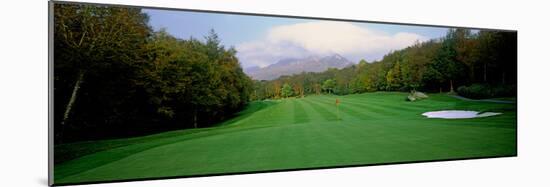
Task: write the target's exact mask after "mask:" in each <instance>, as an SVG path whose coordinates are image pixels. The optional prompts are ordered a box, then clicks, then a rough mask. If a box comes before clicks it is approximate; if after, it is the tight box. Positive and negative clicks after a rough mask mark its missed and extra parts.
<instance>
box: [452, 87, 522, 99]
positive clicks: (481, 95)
mask: <svg viewBox="0 0 550 187" xmlns="http://www.w3.org/2000/svg"><path fill="white" fill-rule="evenodd" d="M457 92H458V95H461V96H464V97H467V98H472V99H487V98H495V97H509V96H515V95H516V87H515V86H513V85H489V84H472V85H470V86H461V87H458V89H457Z"/></svg>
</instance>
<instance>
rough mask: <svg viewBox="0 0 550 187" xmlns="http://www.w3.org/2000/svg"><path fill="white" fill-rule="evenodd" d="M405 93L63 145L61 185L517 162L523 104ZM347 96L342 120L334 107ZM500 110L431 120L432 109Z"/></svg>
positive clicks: (319, 100)
mask: <svg viewBox="0 0 550 187" xmlns="http://www.w3.org/2000/svg"><path fill="white" fill-rule="evenodd" d="M406 95H407V94H406V93H391V92H390V93H388V92H377V93H367V94H357V95H348V96H338V97H337V96H326V95H321V96H308V97H305V98H301V99H294V98H290V99H283V100H280V101H262V102H253V103H251V105H250V106H249V107H248V108H247V109H246V110H244V111H243V112H241V113H240V114H239V115H238V116H236V117H235V118H234V119H231V120H228V121H226V122H224V123H222V124H220V125H218V126H216V127H212V128H206V129H189V130H181V131H172V132H166V133H161V134H156V135H151V136H145V137H138V138H129V139H119V140H105V141H94V142H81V143H73V144H66V145H59V146H56V147H55V151H56V154H57V155H56V156H60V155H71V156H65V160H67V161H65V160H61V161H59V163H58V164H56V165H55V169H54V176H55V183H56V184H63V183H79V182H99V181H107V180H125V179H137V178H151V177H171V176H191V175H203V174H222V173H235V172H250V171H267V170H280V169H296V168H316V167H331V166H345V165H358V164H359V165H362V164H379V163H392V162H409V161H427V160H441V159H460V158H476V157H494V156H513V155H516V151H517V150H516V121H517V118H516V107H515V104H505V103H488V102H474V101H463V100H459V99H456V98H451V97H449V96H447V95H444V94H433V95H430V98H428V99H426V100H422V101H418V102H407V101H405V96H406ZM336 98H339V99H340V100H341V104H340V106H339V118H340V119H338V116H337V114H336V108H335V99H336ZM446 109H465V110H477V111H496V112H502V113H503V115H500V116H493V117H487V118H477V119H451V120H449V119H427V118H425V117H424V116H422V115H421V114H422V113H423V112H427V111H433V110H446Z"/></svg>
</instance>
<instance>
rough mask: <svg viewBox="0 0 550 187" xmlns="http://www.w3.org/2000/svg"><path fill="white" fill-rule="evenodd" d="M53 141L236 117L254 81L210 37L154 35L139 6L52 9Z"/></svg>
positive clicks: (188, 125)
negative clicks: (203, 38) (188, 37)
mask: <svg viewBox="0 0 550 187" xmlns="http://www.w3.org/2000/svg"><path fill="white" fill-rule="evenodd" d="M54 29H55V30H54V61H55V63H54V90H55V91H54V93H55V94H54V100H55V108H54V110H55V112H54V123H55V125H54V126H55V141H56V143H60V142H62V143H66V142H72V141H78V140H88V139H102V138H112V137H124V136H135V135H142V134H147V133H153V132H159V131H165V130H170V129H183V128H197V127H208V126H211V125H212V124H215V123H216V122H219V121H221V120H224V119H226V118H228V117H230V116H232V115H233V113H234V112H236V111H240V110H241V108H242V107H243V106H245V105H246V103H247V102H248V101H249V95H250V94H249V93H250V92H251V91H252V90H251V88H252V81H251V79H250V78H249V77H248V76H246V75H245V74H244V73H243V71H242V69H241V67H240V64H239V62H238V59H237V58H236V57H235V54H236V51H235V49H233V48H225V47H224V46H222V45H221V44H220V39H219V38H218V36H217V35H216V33H215V32H214V31H211V32H210V33H205V34H207V36H206V37H205V40H204V42H203V41H201V40H198V39H194V38H190V39H187V40H182V39H177V38H175V37H173V36H171V35H170V34H168V33H167V32H165V31H163V30H161V31H158V32H154V31H152V29H151V28H150V26H149V25H148V16H147V15H146V14H144V13H142V11H141V10H140V9H138V8H119V7H112V6H109V7H106V6H95V5H72V4H56V5H55V8H54Z"/></svg>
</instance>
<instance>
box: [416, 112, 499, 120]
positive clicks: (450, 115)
mask: <svg viewBox="0 0 550 187" xmlns="http://www.w3.org/2000/svg"><path fill="white" fill-rule="evenodd" d="M500 114H502V113H497V112H484V113H481V114H479V112H477V111H467V110H442V111H433V112H425V113H423V114H422V115H423V116H426V117H428V118H443V119H467V118H480V117H489V116H496V115H500Z"/></svg>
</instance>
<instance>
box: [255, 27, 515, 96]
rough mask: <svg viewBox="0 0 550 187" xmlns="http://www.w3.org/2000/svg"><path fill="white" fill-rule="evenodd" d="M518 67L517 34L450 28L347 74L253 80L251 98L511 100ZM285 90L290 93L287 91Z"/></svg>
mask: <svg viewBox="0 0 550 187" xmlns="http://www.w3.org/2000/svg"><path fill="white" fill-rule="evenodd" d="M516 66H517V33H516V32H507V31H493V30H478V31H472V30H470V29H462V28H457V29H449V30H448V32H447V34H446V36H444V37H442V38H438V39H432V40H429V41H425V42H416V43H415V44H414V45H412V46H409V47H407V48H405V49H401V50H396V51H392V52H390V53H388V54H386V55H385V56H384V57H383V58H382V59H381V60H379V61H374V62H367V61H365V60H361V61H360V62H359V63H358V64H355V65H352V66H349V67H346V68H343V69H333V68H331V69H328V70H327V71H324V72H320V73H312V72H302V73H300V74H295V75H292V76H281V77H279V78H278V79H275V80H271V81H257V80H255V81H254V91H253V93H252V96H251V97H252V98H253V99H258V100H262V99H277V98H285V97H291V96H297V97H303V96H304V95H309V94H323V93H327V94H338V95H345V94H354V93H363V92H373V91H412V90H418V91H426V92H455V91H456V90H458V93H459V94H462V95H465V96H472V97H477V98H479V97H498V96H513V95H515V90H516V89H515V87H516V84H517V80H516V79H517V72H516V69H517V68H516ZM285 88H286V89H287V90H289V88H292V89H290V90H291V91H290V92H289V91H287V92H283V90H285ZM457 88H458V89H457ZM487 90H489V91H487ZM478 92H482V93H485V94H481V93H478Z"/></svg>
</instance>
